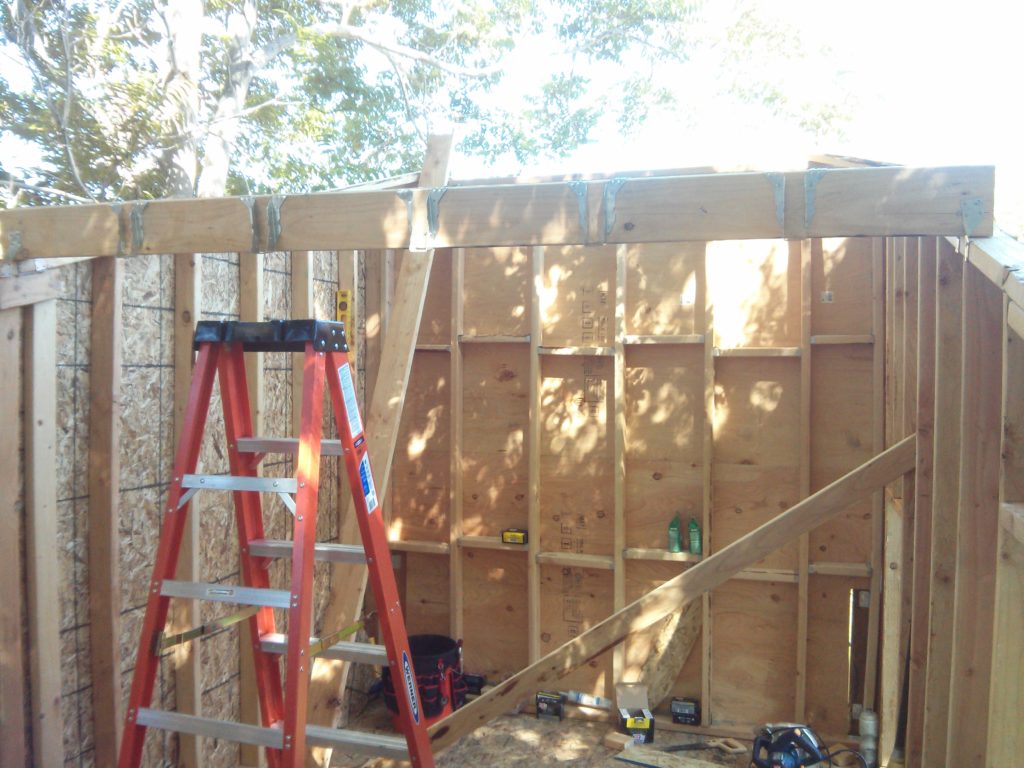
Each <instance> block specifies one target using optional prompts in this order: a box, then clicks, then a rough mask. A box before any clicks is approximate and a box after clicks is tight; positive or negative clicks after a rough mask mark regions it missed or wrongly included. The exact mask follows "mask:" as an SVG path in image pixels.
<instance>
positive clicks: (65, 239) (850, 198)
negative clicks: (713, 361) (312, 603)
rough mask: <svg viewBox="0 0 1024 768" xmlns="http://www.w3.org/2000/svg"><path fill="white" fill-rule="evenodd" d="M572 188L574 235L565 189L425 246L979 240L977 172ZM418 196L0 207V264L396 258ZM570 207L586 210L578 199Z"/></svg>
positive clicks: (489, 206)
mask: <svg viewBox="0 0 1024 768" xmlns="http://www.w3.org/2000/svg"><path fill="white" fill-rule="evenodd" d="M783 179H784V180H785V182H784V186H780V184H782V182H783ZM586 183H587V185H588V187H589V188H592V189H593V190H595V194H596V195H598V196H599V199H602V200H603V203H602V205H601V216H600V217H593V218H592V217H591V216H590V213H591V211H590V206H589V205H588V206H587V210H586V211H585V212H584V213H585V216H584V217H583V218H584V219H585V223H586V226H581V217H580V213H581V210H580V198H579V197H578V196H577V194H576V191H575V189H574V188H573V187H571V186H570V185H569V184H568V183H565V182H555V183H547V184H512V185H490V186H477V187H462V186H459V187H448V188H447V191H446V192H445V194H444V196H443V197H442V198H441V200H440V201H439V203H438V209H437V210H438V216H437V225H438V229H437V233H436V237H435V238H434V240H433V242H432V245H433V246H434V247H437V248H440V247H449V248H456V247H463V248H468V247H475V246H496V245H519V246H522V245H545V244H546V245H562V244H586V243H601V242H608V243H626V242H631V243H632V242H676V241H703V240H721V239H744V238H778V237H786V238H790V239H803V238H805V237H826V236H830V237H831V236H847V235H881V236H884V235H896V234H914V235H962V234H971V235H973V236H974V237H987V236H989V235H991V234H992V199H993V187H994V170H993V168H992V167H990V166H978V167H952V168H898V167H888V168H840V169H812V170H810V171H806V172H795V173H787V174H777V173H723V174H706V175H687V176H672V177H630V178H620V179H616V180H614V186H612V187H610V186H608V185H611V184H613V182H612V181H591V182H586ZM435 186H440V185H435ZM426 194H427V191H426V190H422V189H421V190H415V191H413V199H414V204H413V206H412V211H413V213H414V215H413V216H410V207H409V206H407V204H406V199H405V198H404V197H400V196H399V195H398V193H397V192H396V191H392V190H374V191H361V190H353V191H347V192H327V193H316V194H303V195H287V196H274V197H269V196H258V197H253V198H214V199H211V198H207V199H175V200H154V201H151V202H148V203H139V202H135V203H126V204H124V205H119V206H117V207H115V206H112V205H108V204H97V205H76V206H51V207H45V208H28V207H22V208H14V209H11V210H8V211H0V248H2V252H0V258H11V259H14V258H16V259H26V258H55V257H74V256H116V255H122V254H123V253H125V252H126V251H128V250H131V252H132V253H135V252H137V253H141V254H146V253H150V254H152V253H173V252H199V251H207V252H210V251H217V252H245V251H274V250H287V251H300V250H323V249H331V248H340V247H344V248H348V249H352V248H371V249H373V248H407V247H409V246H410V244H411V242H413V239H415V238H421V237H423V236H425V235H426V233H425V232H424V231H423V227H422V225H421V224H420V223H416V224H415V225H414V222H413V219H414V218H415V216H416V215H418V213H417V212H418V211H421V210H423V209H425V197H426ZM584 197H585V198H587V199H588V200H590V199H592V197H591V195H590V194H589V192H588V194H586V195H584ZM808 203H809V204H810V205H808ZM962 204H963V205H964V206H965V207H964V208H961V205H962ZM496 212H497V213H498V214H499V215H496ZM965 222H966V223H967V225H969V226H970V227H971V231H970V232H969V233H966V232H965ZM595 229H596V231H595Z"/></svg>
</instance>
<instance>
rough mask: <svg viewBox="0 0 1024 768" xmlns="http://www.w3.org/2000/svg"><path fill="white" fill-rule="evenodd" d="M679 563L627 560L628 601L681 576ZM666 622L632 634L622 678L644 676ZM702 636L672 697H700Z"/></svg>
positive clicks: (670, 694) (630, 680) (680, 674)
mask: <svg viewBox="0 0 1024 768" xmlns="http://www.w3.org/2000/svg"><path fill="white" fill-rule="evenodd" d="M683 569H684V568H683V566H682V565H681V564H679V563H656V562H644V561H630V562H627V563H626V602H627V603H629V602H631V601H633V600H637V599H639V598H641V597H643V596H644V595H645V594H647V593H648V592H650V591H651V590H652V589H654V588H656V587H658V586H661V584H663V583H664V582H666V581H668V580H669V579H671V578H673V577H675V576H678V575H679V574H680V573H681V572H682V571H683ZM661 626H662V624H661V622H659V623H657V624H655V625H654V627H652V628H651V629H647V630H644V631H643V632H637V633H635V634H633V635H630V636H629V638H628V639H627V640H626V642H625V648H626V662H625V669H624V671H623V675H622V679H623V680H625V681H627V682H632V681H635V680H639V679H640V672H641V670H642V669H643V666H644V664H646V663H647V662H648V661H649V660H650V657H651V653H652V651H653V648H654V641H655V639H656V638H657V635H658V631H659V630H660V628H661ZM702 642H703V641H702V638H701V635H700V633H698V636H697V641H696V642H695V643H694V644H693V650H692V651H691V652H690V655H689V656H687V657H686V659H685V661H684V662H683V666H682V669H681V670H680V672H679V675H678V676H677V677H676V679H675V682H674V683H673V684H672V688H671V689H670V691H669V697H672V696H692V697H695V698H698V699H699V698H700V695H701V681H700V667H701V654H702V651H701V644H702Z"/></svg>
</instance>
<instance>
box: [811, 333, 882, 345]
mask: <svg viewBox="0 0 1024 768" xmlns="http://www.w3.org/2000/svg"><path fill="white" fill-rule="evenodd" d="M874 343H875V336H874V334H871V333H832V334H826V335H819V336H811V344H814V345H819V344H874Z"/></svg>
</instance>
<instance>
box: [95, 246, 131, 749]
mask: <svg viewBox="0 0 1024 768" xmlns="http://www.w3.org/2000/svg"><path fill="white" fill-rule="evenodd" d="M122 283H123V264H122V262H121V261H119V260H118V259H114V258H106V259H97V260H96V261H94V262H93V263H92V330H91V334H90V340H91V345H90V349H91V352H90V359H89V403H90V405H89V621H90V633H89V636H90V648H91V653H90V656H91V660H92V702H93V724H94V730H95V734H96V742H95V743H96V762H97V764H98V765H114V764H115V763H116V762H117V748H118V746H119V745H120V743H121V738H120V737H121V730H122V727H123V723H122V720H123V718H124V714H123V707H122V690H121V575H120V536H121V529H120V525H119V524H118V513H119V510H120V506H121V499H120V489H121V458H120V456H121V454H120V451H121V345H122V337H123V335H124V333H123V327H122V322H121V301H122Z"/></svg>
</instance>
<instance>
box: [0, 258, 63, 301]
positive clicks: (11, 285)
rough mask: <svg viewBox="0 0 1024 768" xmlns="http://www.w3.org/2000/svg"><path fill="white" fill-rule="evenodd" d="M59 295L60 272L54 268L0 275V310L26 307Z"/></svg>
mask: <svg viewBox="0 0 1024 768" xmlns="http://www.w3.org/2000/svg"><path fill="white" fill-rule="evenodd" d="M48 266H49V265H48ZM59 295H60V274H58V272H57V270H56V269H52V268H51V269H47V270H45V271H43V272H26V273H24V274H19V275H13V276H11V277H0V311H3V310H5V309H14V308H15V307H28V306H31V305H32V304H35V303H37V302H40V301H49V300H50V299H55V298H57V296H59Z"/></svg>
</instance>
